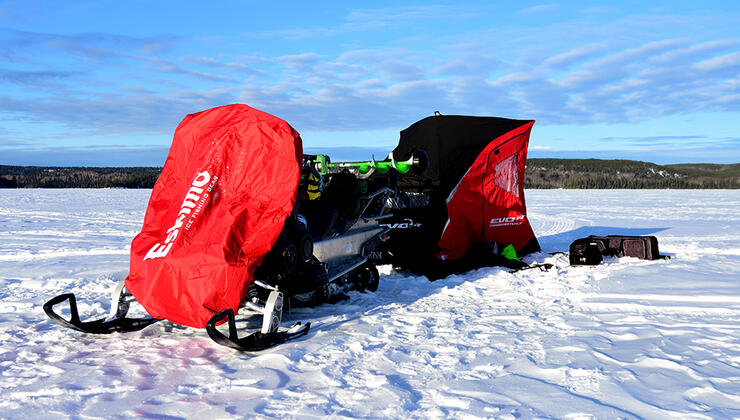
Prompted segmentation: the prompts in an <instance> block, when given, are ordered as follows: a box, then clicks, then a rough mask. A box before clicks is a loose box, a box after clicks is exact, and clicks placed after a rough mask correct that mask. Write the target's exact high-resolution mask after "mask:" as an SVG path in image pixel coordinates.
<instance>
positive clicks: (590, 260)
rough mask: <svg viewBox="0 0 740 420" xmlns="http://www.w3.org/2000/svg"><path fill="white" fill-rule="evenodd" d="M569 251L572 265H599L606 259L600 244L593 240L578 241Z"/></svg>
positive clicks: (571, 245) (574, 242)
mask: <svg viewBox="0 0 740 420" xmlns="http://www.w3.org/2000/svg"><path fill="white" fill-rule="evenodd" d="M568 251H569V252H568V259H569V261H570V265H599V264H601V261H603V259H604V258H603V256H602V253H601V250H600V249H599V243H598V242H596V241H594V240H592V239H591V238H581V239H576V240H575V241H573V243H572V244H570V247H569V249H568Z"/></svg>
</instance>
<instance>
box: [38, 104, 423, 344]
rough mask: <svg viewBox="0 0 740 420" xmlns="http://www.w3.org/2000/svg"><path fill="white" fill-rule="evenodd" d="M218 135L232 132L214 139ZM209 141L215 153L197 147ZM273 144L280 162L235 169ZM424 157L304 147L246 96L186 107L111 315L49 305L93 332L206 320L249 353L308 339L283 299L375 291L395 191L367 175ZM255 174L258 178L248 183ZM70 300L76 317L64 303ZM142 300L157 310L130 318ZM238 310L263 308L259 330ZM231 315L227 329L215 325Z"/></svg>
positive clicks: (314, 300) (297, 301) (303, 300)
mask: <svg viewBox="0 0 740 420" xmlns="http://www.w3.org/2000/svg"><path fill="white" fill-rule="evenodd" d="M265 121H267V124H266V123H265ZM255 126H258V128H259V129H258V130H255V131H252V130H253V128H254V127H255ZM266 132H267V133H270V134H269V135H266V134H265V133H266ZM219 135H221V136H224V137H226V140H227V141H222V142H221V143H220V144H219V143H217V142H214V141H212V139H213V137H214V136H219ZM203 144H205V145H207V146H208V150H207V151H206V152H205V153H203V154H201V155H200V156H198V155H197V153H193V151H197V150H198V147H197V146H200V145H203ZM267 151H269V152H271V153H272V159H271V160H270V161H268V162H261V163H260V165H259V166H257V165H254V167H253V169H252V170H251V172H249V169H248V170H247V173H239V174H234V172H240V171H239V168H244V167H247V168H249V167H252V165H251V164H250V162H249V161H248V159H247V158H248V157H250V156H252V157H253V156H265V152H267ZM299 156H300V159H299ZM204 163H205V165H204ZM251 163H252V164H254V163H257V162H256V161H255V160H252V161H251ZM418 163H419V161H418V159H414V158H413V157H412V158H410V159H408V160H406V161H404V162H395V161H393V162H390V163H383V164H378V163H377V162H376V161H375V160H374V159H373V161H371V162H365V163H364V164H363V163H347V164H344V163H332V162H331V160H330V159H329V157H328V156H326V155H304V154H302V152H301V144H300V137H299V136H298V133H297V132H295V131H294V130H293V129H292V128H291V127H290V126H289V125H287V123H285V122H284V121H282V120H279V119H277V118H275V117H273V116H270V115H269V114H265V113H262V112H260V111H257V110H255V109H252V108H249V107H247V106H245V105H231V106H227V107H220V108H215V109H212V110H208V111H204V112H203V113H199V114H194V115H191V116H188V117H187V118H186V119H185V120H184V121H183V123H181V124H180V126H178V130H177V131H176V133H175V139H174V141H173V145H172V147H171V149H170V155H169V157H168V159H167V162H166V163H165V166H164V168H163V170H162V175H161V176H160V179H159V180H158V181H157V184H156V185H155V187H154V189H153V191H152V197H151V199H150V202H149V206H148V209H147V213H146V216H145V221H144V226H143V228H142V232H141V233H140V234H139V235H137V237H136V238H135V239H134V241H133V242H132V247H131V272H130V274H129V276H128V277H127V278H126V279H125V280H122V281H121V282H119V283H118V284H117V286H116V287H115V289H114V292H113V296H112V301H111V310H110V313H109V315H108V317H107V318H103V319H99V320H93V321H82V320H81V319H80V316H79V312H78V310H77V302H76V298H75V296H74V295H73V294H71V293H67V294H63V295H60V296H57V297H55V298H53V299H51V300H49V301H48V302H47V303H46V304H45V305H44V307H43V308H44V311H45V312H46V314H47V315H48V316H49V317H50V318H51V319H52V320H53V321H54V322H56V323H58V324H60V325H63V326H65V327H68V328H72V329H75V330H78V331H82V332H85V333H93V334H108V333H112V332H129V331H137V330H140V329H142V328H145V327H146V326H148V325H151V324H153V323H155V322H158V321H160V320H162V319H168V320H170V321H173V322H176V323H180V324H183V325H189V326H194V327H201V328H205V329H206V331H207V333H208V335H209V336H210V337H211V338H212V339H213V340H214V341H216V342H217V343H219V344H221V345H224V346H228V347H231V348H234V349H238V350H243V351H257V350H262V349H265V348H268V347H271V346H273V345H275V344H278V343H282V342H285V341H288V340H292V339H295V338H298V337H300V336H303V335H305V334H307V333H308V331H309V328H310V323H306V324H301V323H300V322H299V323H296V324H295V325H293V326H292V327H290V328H281V326H280V324H281V318H282V312H283V308H284V307H286V306H287V307H289V306H291V305H308V306H314V305H318V304H321V303H324V302H336V301H338V300H341V299H344V298H346V295H345V294H344V293H345V292H347V291H350V290H359V291H365V290H368V291H375V290H376V289H377V287H378V284H379V275H378V271H377V269H376V268H375V264H374V262H375V261H376V260H374V259H373V256H377V253H375V249H376V248H377V246H378V245H379V244H380V243H382V241H383V239H387V236H386V234H387V232H388V230H389V229H388V228H387V227H384V226H382V225H381V224H380V222H381V221H382V220H384V219H386V218H388V217H390V214H388V213H387V207H386V203H387V202H388V201H389V199H390V197H391V195H392V193H393V191H392V189H391V188H389V187H388V182H383V181H378V179H373V180H370V179H369V176H370V175H372V174H374V173H375V172H381V171H382V172H383V173H386V174H387V173H389V172H395V171H396V170H400V171H402V172H408V171H409V170H410V168H412V167H415V166H416V167H418V166H419V165H418ZM237 164H238V165H239V166H238V167H237V166H236V165H237ZM204 167H206V168H207V169H206V170H202V169H203V168H204ZM297 167H300V170H297ZM182 173H190V174H191V175H190V176H186V177H183V176H182ZM250 177H251V178H256V179H253V181H254V182H253V183H249V184H246V183H245V182H244V179H249V178H250ZM291 181H292V182H291ZM177 184H180V185H177ZM286 184H289V185H288V188H286ZM173 191H178V192H179V194H173ZM183 192H184V200H183ZM259 194H262V196H260V195H259ZM181 200H182V201H181ZM180 203H182V204H180ZM173 204H174V205H173ZM219 210H220V211H219ZM224 219H226V220H224ZM173 221H174V222H173ZM204 288H206V289H207V290H206V291H205V292H203V289H204ZM224 296H225V297H224ZM66 301H68V302H69V309H68V311H69V318H65V317H63V316H61V315H60V314H59V313H58V312H57V311H56V310H55V307H57V306H58V305H60V304H62V303H64V302H66ZM135 301H136V302H138V303H140V304H141V305H142V306H144V308H145V309H146V311H147V312H148V313H149V314H150V316H149V317H144V318H128V317H127V316H126V315H127V313H128V311H129V308H130V305H131V303H133V302H135ZM239 309H242V310H243V312H246V313H247V314H256V315H261V316H262V326H261V328H260V330H259V331H256V332H253V333H251V334H249V335H247V336H245V337H242V338H240V337H239V334H238V331H237V328H236V312H237V311H238V310H239ZM224 322H226V323H227V324H228V334H224V333H222V332H221V330H219V328H218V327H217V326H218V325H219V324H222V323H224Z"/></svg>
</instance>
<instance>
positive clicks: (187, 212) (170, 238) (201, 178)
mask: <svg viewBox="0 0 740 420" xmlns="http://www.w3.org/2000/svg"><path fill="white" fill-rule="evenodd" d="M217 179H218V178H217V177H214V179H213V183H211V185H209V186H208V192H206V193H205V194H203V187H205V186H206V185H208V183H209V182H210V181H211V174H209V173H208V172H207V171H203V172H201V173H199V174H198V175H197V176H196V177H195V179H194V180H193V183H192V185H191V186H190V189H189V190H188V193H187V194H186V195H185V200H184V201H183V202H182V205H181V206H180V212H179V213H178V214H177V219H175V224H174V225H172V227H171V228H169V229H167V237H166V238H165V240H164V243H163V244H160V243H159V242H157V243H156V244H154V246H153V247H152V248H151V249H150V250H149V252H147V253H146V256H145V257H144V261H146V260H148V259H152V258H160V257H164V256H165V255H167V254H168V253H169V252H170V249H171V248H172V244H174V243H175V239H177V235H178V233H180V228H182V226H183V225H184V224H185V220H186V219H187V218H188V216H190V217H191V220H190V221H188V223H187V225H186V226H185V228H186V229H189V228H190V226H192V224H193V222H194V217H195V216H197V214H199V213H200V210H202V209H203V207H204V206H205V200H207V199H208V196H209V193H210V191H211V190H212V189H213V185H214V184H215V182H216V180H217ZM196 206H197V211H196V212H193V209H196ZM191 213H193V214H192V215H191Z"/></svg>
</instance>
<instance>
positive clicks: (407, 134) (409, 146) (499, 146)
mask: <svg viewBox="0 0 740 420" xmlns="http://www.w3.org/2000/svg"><path fill="white" fill-rule="evenodd" d="M533 124H534V121H531V120H512V119H506V118H496V117H469V116H455V115H435V116H431V117H427V118H425V119H423V120H420V121H418V122H416V123H414V124H413V125H411V126H410V127H408V128H407V129H405V130H403V131H402V132H401V137H400V140H399V143H398V146H396V148H395V149H393V152H392V157H393V158H392V159H389V160H390V162H391V163H392V162H393V161H394V160H395V161H396V162H398V161H405V160H407V159H409V158H410V157H411V156H416V155H423V156H424V160H425V161H426V162H425V163H426V164H425V170H424V171H423V172H421V173H417V172H415V171H410V172H408V173H407V174H406V175H404V176H403V177H398V178H397V184H396V185H394V186H393V187H394V188H395V189H396V190H397V194H396V195H395V196H394V198H393V199H392V200H391V203H390V211H391V213H392V214H393V216H392V217H390V218H388V219H387V220H385V221H383V224H384V225H385V226H388V227H389V228H391V229H392V230H391V232H390V235H389V236H390V238H389V239H388V241H386V242H384V243H383V244H382V245H381V247H380V248H379V250H380V252H381V254H382V255H383V257H384V261H385V262H389V263H392V264H393V265H394V266H396V267H400V268H403V269H407V270H409V271H412V272H415V273H419V274H423V275H426V276H427V277H429V278H430V279H432V278H440V277H444V276H446V275H448V274H451V273H455V272H460V271H464V270H469V269H473V268H478V267H482V266H486V265H493V264H492V262H491V258H492V257H491V256H490V252H487V251H485V250H484V251H483V252H481V251H480V249H483V247H485V246H487V244H490V245H494V244H495V245H496V246H498V249H503V247H505V246H506V245H512V246H513V248H514V249H515V250H516V252H517V253H518V254H520V255H526V254H529V253H531V252H536V251H539V250H540V246H539V243H538V242H537V238H536V237H535V235H534V232H533V231H532V228H531V226H530V223H529V220H528V219H527V210H526V205H525V201H524V167H525V164H526V160H527V145H528V142H529V136H530V133H531V130H532V126H533ZM420 151H421V152H423V153H419V152H420ZM375 176H378V175H377V174H371V175H370V179H373V178H374V177H375Z"/></svg>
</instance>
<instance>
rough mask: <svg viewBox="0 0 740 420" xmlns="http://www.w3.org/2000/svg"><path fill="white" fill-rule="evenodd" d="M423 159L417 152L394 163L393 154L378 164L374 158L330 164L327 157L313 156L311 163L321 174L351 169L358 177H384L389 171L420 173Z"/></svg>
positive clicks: (424, 156)
mask: <svg viewBox="0 0 740 420" xmlns="http://www.w3.org/2000/svg"><path fill="white" fill-rule="evenodd" d="M425 159H426V155H425V153H423V152H422V151H417V153H416V154H412V155H411V156H410V157H409V158H408V159H406V160H402V161H396V159H395V158H394V157H393V153H391V154H390V156H389V157H388V160H384V161H380V162H379V161H377V160H375V157H374V156H373V158H372V160H370V161H363V162H332V161H331V159H330V158H329V156H327V155H314V156H313V157H312V161H313V162H314V164H315V166H316V167H317V169H318V170H319V171H320V172H321V173H322V174H327V173H329V172H339V171H341V170H342V169H352V170H356V171H357V173H358V174H360V175H369V174H371V173H373V172H375V173H378V174H380V175H385V174H387V173H388V172H389V171H390V170H391V169H393V170H395V171H396V172H397V173H399V174H407V173H409V172H410V171H411V170H412V169H416V170H418V171H420V172H421V171H423V170H424V168H425Z"/></svg>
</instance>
